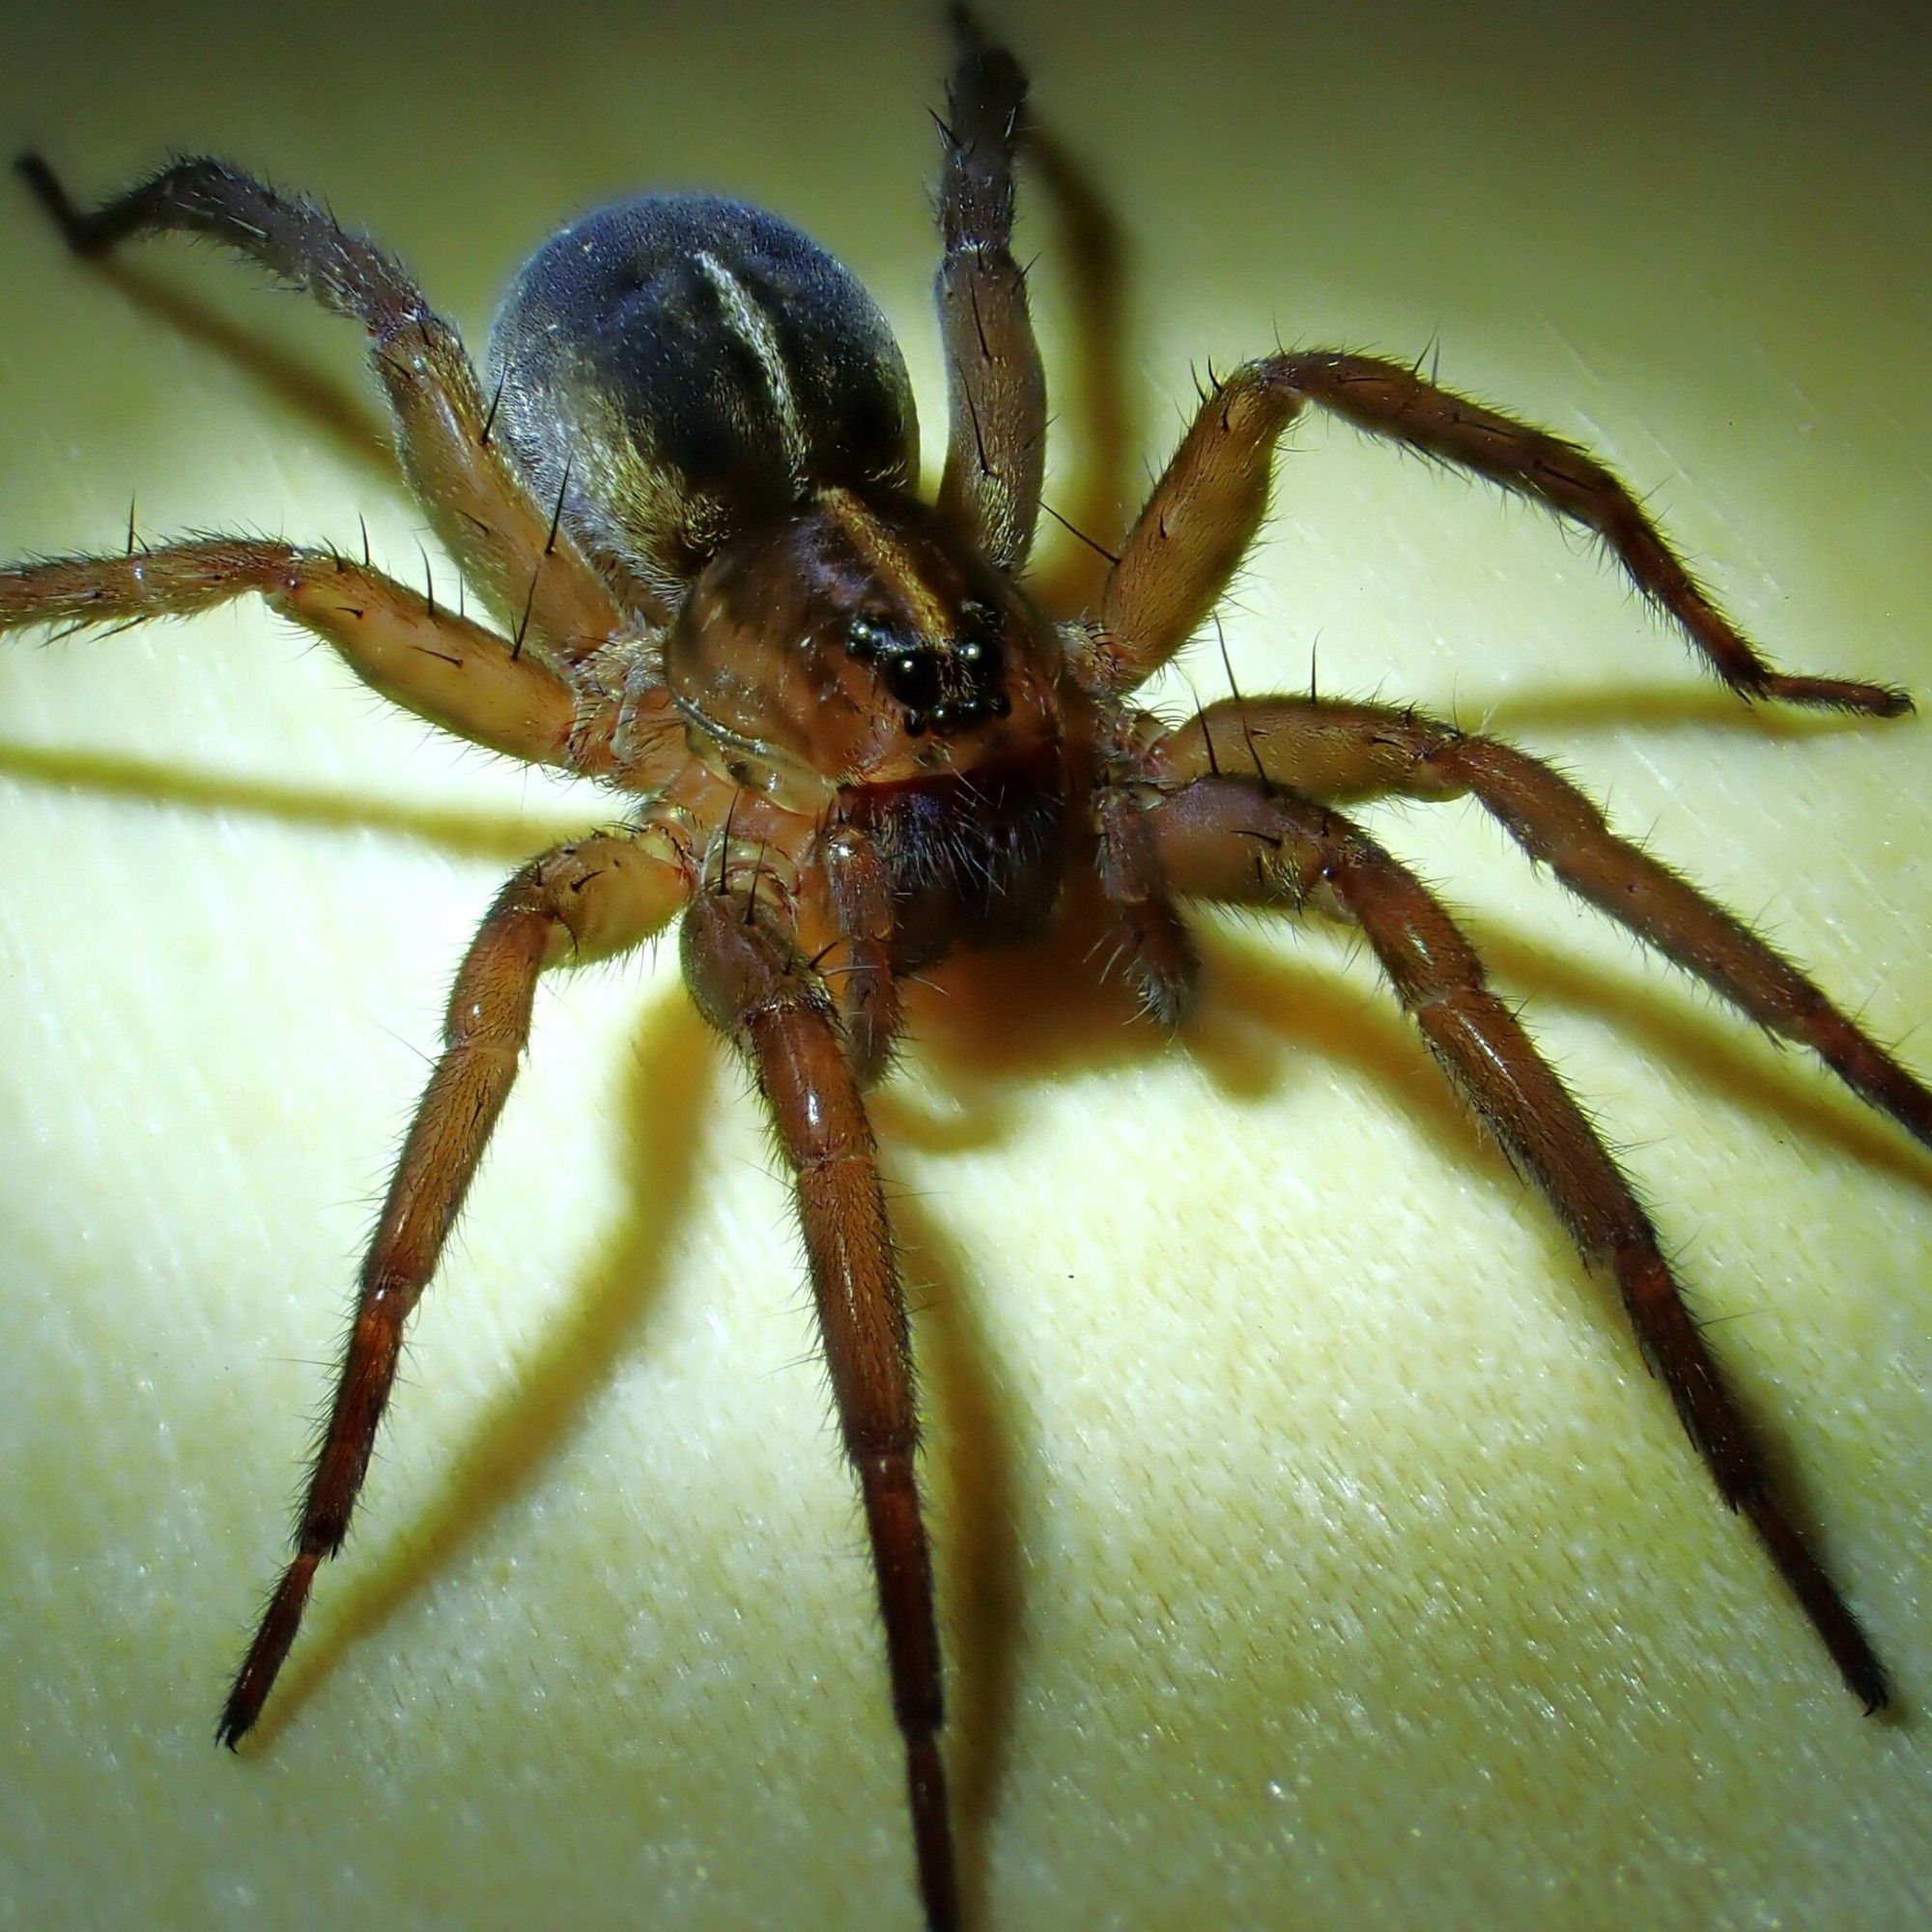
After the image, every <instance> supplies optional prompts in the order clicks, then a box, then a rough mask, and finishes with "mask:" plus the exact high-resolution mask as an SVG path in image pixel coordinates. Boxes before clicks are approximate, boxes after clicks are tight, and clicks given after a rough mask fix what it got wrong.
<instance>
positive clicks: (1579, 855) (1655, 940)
mask: <svg viewBox="0 0 1932 1932" xmlns="http://www.w3.org/2000/svg"><path fill="white" fill-rule="evenodd" d="M1148 761H1149V766H1150V770H1151V774H1152V776H1153V777H1154V778H1155V779H1156V781H1161V782H1167V783H1174V782H1178V781H1185V780H1187V779H1192V778H1199V777H1202V776H1204V775H1206V774H1208V773H1210V772H1213V771H1217V770H1218V771H1222V772H1227V773H1230V774H1233V775H1239V774H1241V773H1242V772H1245V771H1252V772H1256V773H1258V774H1259V775H1260V776H1261V777H1263V778H1264V779H1266V780H1268V781H1270V782H1272V783H1274V784H1278V785H1285V786H1287V787H1288V788H1289V789H1290V790H1291V791H1295V792H1299V793H1301V794H1302V795H1303V796H1304V797H1313V798H1320V799H1323V800H1326V801H1329V802H1331V803H1346V802H1347V801H1349V800H1350V799H1353V798H1362V797H1367V796H1370V795H1372V794H1375V793H1378V792H1395V793H1398V794H1400V795H1402V796H1404V797H1407V798H1428V799H1439V798H1460V797H1462V796H1463V794H1465V793H1473V794H1474V795H1475V796H1476V798H1477V799H1478V800H1479V801H1480V802H1481V803H1482V805H1483V807H1484V809H1485V810H1488V811H1489V812H1491V813H1492V815H1493V816H1494V817H1495V818H1496V820H1497V821H1498V822H1499V823H1500V824H1501V825H1502V827H1503V829H1504V830H1505V831H1506V832H1507V833H1508V834H1509V835H1510V837H1511V838H1514V839H1515V840H1516V842H1517V843H1518V844H1519V845H1520V847H1521V848H1522V849H1523V851H1524V852H1526V853H1527V854H1528V855H1529V857H1530V858H1531V859H1532V860H1535V861H1538V862H1539V863H1541V864H1545V865H1547V866H1548V867H1549V868H1550V870H1551V871H1553V872H1554V873H1555V874H1556V876H1557V877H1558V878H1559V879H1561V880H1562V882H1563V883H1564V884H1565V885H1566V886H1568V887H1569V889H1570V890H1571V891H1572V892H1573V893H1575V894H1577V896H1578V897H1579V898H1584V899H1587V900H1589V902H1590V903H1591V904H1592V905H1594V906H1596V907H1597V908H1598V909H1599V910H1600V911H1603V912H1605V913H1607V914H1608V915H1609V916H1610V918H1612V919H1613V920H1615V921H1616V922H1617V923H1619V924H1620V925H1623V926H1625V927H1627V928H1628V929H1629V930H1630V931H1631V932H1633V933H1634V934H1635V935H1636V936H1637V938H1639V939H1641V940H1642V941H1644V943H1645V944H1646V945H1649V946H1654V947H1655V948H1656V949H1657V950H1658V951H1659V952H1662V954H1663V955H1664V957H1665V958H1667V959H1670V960H1673V961H1675V962H1676V964H1678V965H1679V966H1681V967H1683V968H1684V970H1685V971H1686V972H1687V973H1690V974H1693V975H1694V976H1695V977H1696V978H1697V979H1699V980H1703V982H1704V983H1705V984H1706V985H1707V986H1709V987H1710V988H1711V989H1712V990H1713V991H1714V992H1716V993H1718V994H1719V995H1720V996H1721V997H1722V998H1724V999H1725V1000H1728V1001H1729V1002H1730V1004H1731V1005H1732V1006H1734V1007H1735V1008H1736V1009H1738V1010H1739V1011H1740V1012H1741V1013H1743V1014H1744V1015H1745V1016H1746V1018H1747V1019H1751V1020H1755V1021H1756V1022H1757V1024H1758V1025H1759V1026H1761V1027H1763V1028H1764V1029H1765V1030H1766V1031H1767V1032H1769V1033H1772V1034H1775V1035H1776V1036H1777V1037H1779V1038H1780V1039H1788V1040H1794V1041H1796V1042H1797V1043H1798V1044H1800V1045H1802V1046H1808V1047H1809V1048H1810V1049H1811V1050H1812V1052H1814V1053H1815V1054H1817V1056H1818V1057H1819V1059H1820V1060H1822V1061H1823V1062H1824V1063H1825V1065H1827V1066H1829V1067H1831V1069H1832V1070H1833V1072H1834V1073H1836V1074H1837V1076H1838V1077H1839V1079H1841V1080H1842V1081H1843V1082H1844V1083H1845V1085H1846V1086H1847V1087H1849V1088H1850V1089H1851V1090H1852V1092H1853V1093H1854V1094H1858V1096H1859V1097H1860V1098H1861V1100H1864V1101H1866V1102H1868V1103H1869V1104H1870V1105H1872V1106H1874V1107H1876V1108H1878V1109H1879V1110H1880V1112H1882V1113H1886V1114H1889V1115H1890V1116H1891V1118H1892V1119H1893V1120H1895V1121H1896V1122H1898V1123H1899V1124H1900V1125H1901V1126H1902V1127H1904V1128H1905V1129H1906V1131H1907V1132H1908V1133H1911V1134H1913V1135H1915V1136H1916V1137H1917V1138H1918V1139H1919V1140H1921V1141H1923V1142H1925V1143H1926V1144H1927V1145H1928V1146H1932V1093H1928V1092H1927V1091H1926V1089H1925V1088H1924V1086H1923V1085H1921V1084H1920V1082H1919V1081H1918V1080H1917V1079H1915V1078H1914V1077H1913V1075H1912V1074H1911V1073H1909V1072H1908V1071H1907V1070H1906V1069H1905V1068H1904V1067H1903V1066H1901V1065H1899V1063H1898V1062H1897V1061H1896V1060H1895V1059H1894V1058H1893V1057H1892V1056H1891V1055H1890V1054H1889V1053H1888V1052H1887V1051H1886V1050H1885V1048H1884V1047H1882V1046H1881V1045H1879V1043H1878V1042H1877V1041H1876V1040H1875V1039H1873V1038H1872V1037H1870V1036H1869V1035H1868V1034H1866V1033H1864V1032H1863V1031H1862V1030H1861V1028H1860V1027H1859V1025H1858V1024H1857V1022H1856V1021H1854V1020H1853V1019H1852V1018H1851V1017H1850V1016H1849V1015H1848V1014H1846V1013H1843V1012H1841V1011H1840V1010H1839V1009H1838V1008H1837V1007H1835V1006H1834V1005H1833V1003H1832V1001H1831V1000H1830V999H1828V998H1827V997H1826V996H1825V994H1824V993H1823V992H1822V991H1821V990H1820V989H1819V988H1818V986H1817V985H1816V984H1814V983H1813V981H1812V980H1810V979H1809V978H1808V977H1807V976H1806V975H1805V974H1804V972H1803V971H1802V970H1801V969H1800V968H1799V967H1797V966H1795V965H1793V964H1792V962H1791V961H1790V960H1789V959H1787V958H1785V957H1784V955H1783V954H1782V953H1780V952H1777V951H1776V948H1774V947H1772V946H1770V945H1767V944H1766V942H1765V941H1764V940H1762V939H1760V938H1759V937H1758V936H1757V934H1756V933H1754V932H1752V931H1751V929H1750V928H1749V927H1748V926H1747V925H1746V924H1745V923H1744V922H1743V921H1742V920H1740V919H1738V918H1737V917H1736V916H1735V915H1734V914H1732V913H1729V912H1726V911H1725V910H1724V908H1723V907H1722V906H1720V905H1719V904H1718V903H1717V902H1716V901H1715V900H1713V899H1712V898H1710V897H1709V896H1708V895H1705V894H1704V893H1702V892H1700V891H1698V889H1697V888H1696V887H1695V886H1693V885H1692V884H1691V883H1690V880H1688V879H1686V878H1685V877H1683V875H1682V874H1681V873H1678V872H1675V871H1673V870H1672V869H1671V868H1670V867H1668V866H1666V865H1664V864H1663V863H1662V861H1661V860H1657V859H1653V858H1652V857H1651V856H1650V855H1649V854H1648V853H1647V852H1645V851H1643V849H1642V848H1641V847H1639V846H1636V845H1634V844H1632V843H1631V842H1630V840H1629V839H1627V838H1618V837H1617V835H1616V834H1615V833H1614V832H1612V831H1611V830H1610V828H1609V826H1608V824H1607V823H1606V822H1605V818H1604V814H1603V812H1602V810H1600V809H1599V808H1598V807H1597V806H1596V805H1595V804H1594V803H1592V801H1591V800H1590V799H1589V798H1588V797H1586V796H1585V794H1584V793H1582V792H1581V791H1579V790H1578V789H1577V787H1576V786H1575V785H1574V784H1572V783H1571V782H1570V781H1569V780H1568V779H1566V778H1565V777H1563V775H1562V774H1561V773H1560V772H1557V771H1554V770H1552V769H1551V768H1550V767H1549V766H1548V765H1547V764H1545V763H1544V762H1543V761H1542V760H1541V759H1539V758H1533V757H1531V756H1530V755H1529V754H1528V753H1526V752H1520V751H1518V750H1517V749H1516V747H1515V746H1514V745H1505V744H1502V743H1500V742H1499V741H1498V740H1496V739H1494V738H1482V737H1475V736H1471V735H1467V734H1465V733H1463V732H1461V731H1459V730H1457V729H1456V727H1455V726H1454V725H1445V724H1443V723H1441V722H1440V721H1439V720H1436V719H1434V718H1430V717H1427V716H1425V715H1424V714H1423V713H1421V712H1419V711H1414V710H1410V709H1406V708H1398V707H1396V706H1392V705H1384V704H1350V703H1340V702H1335V701H1331V700H1328V699H1310V698H1305V697H1261V698H1248V699H1240V698H1236V699H1230V700H1227V701H1224V702H1222V703H1219V704H1212V705H1209V706H1208V709H1207V710H1206V711H1204V712H1202V713H1201V715H1200V716H1199V717H1198V718H1195V719H1193V720H1191V721H1190V722H1189V723H1188V724H1186V725H1180V726H1179V727H1178V728H1177V729H1176V730H1174V731H1172V732H1170V733H1169V734H1168V735H1167V737H1165V738H1163V739H1161V740H1160V741H1159V742H1158V743H1156V744H1155V745H1154V746H1153V747H1152V748H1151V751H1150V752H1149V753H1148Z"/></svg>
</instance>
